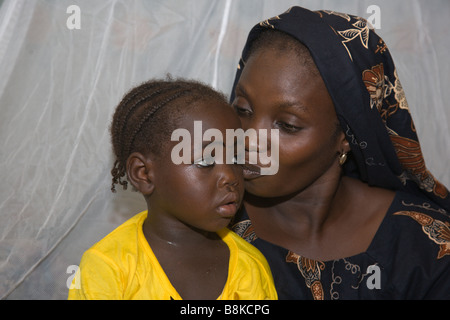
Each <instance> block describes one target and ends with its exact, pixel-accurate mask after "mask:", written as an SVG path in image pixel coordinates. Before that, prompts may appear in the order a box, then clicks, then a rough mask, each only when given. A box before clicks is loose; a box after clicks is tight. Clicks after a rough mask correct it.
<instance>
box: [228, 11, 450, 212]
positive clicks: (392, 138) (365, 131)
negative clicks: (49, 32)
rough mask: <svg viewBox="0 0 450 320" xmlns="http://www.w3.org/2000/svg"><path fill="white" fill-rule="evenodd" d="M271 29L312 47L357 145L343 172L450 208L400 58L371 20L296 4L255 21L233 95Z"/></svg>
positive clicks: (353, 144)
mask: <svg viewBox="0 0 450 320" xmlns="http://www.w3.org/2000/svg"><path fill="white" fill-rule="evenodd" d="M266 28H273V29H275V30H279V31H282V32H285V33H288V34H289V35H291V36H293V37H295V38H296V39H298V40H299V41H300V42H301V43H303V44H304V45H305V46H306V47H307V48H308V49H309V51H310V52H311V55H312V57H313V59H314V61H315V63H316V65H317V68H318V69H319V71H320V74H321V76H322V78H323V80H324V82H325V85H326V86H327V88H328V91H329V94H330V96H331V98H332V99H333V102H334V106H335V108H336V113H337V116H338V118H339V121H340V123H341V126H342V128H343V130H344V132H345V134H346V137H347V139H348V141H349V143H350V146H351V157H349V160H347V163H346V164H345V166H344V174H346V175H349V176H353V177H356V178H358V179H360V180H362V181H365V182H367V183H368V184H369V185H373V186H378V187H383V188H388V189H393V190H404V191H407V192H411V193H413V194H415V195H419V196H422V197H423V196H424V195H425V196H426V198H428V200H431V201H433V202H435V203H436V204H438V205H440V206H441V207H443V208H444V209H446V210H447V211H450V195H449V192H448V190H447V189H446V187H445V186H444V185H442V184H441V183H440V182H439V181H437V180H436V179H435V178H434V177H433V175H432V174H431V173H430V172H429V171H428V170H427V168H426V166H425V162H424V158H423V156H422V152H421V148H420V144H419V141H418V138H417V134H416V130H415V127H414V123H413V120H412V118H411V115H410V113H409V110H408V104H407V102H406V98H405V94H404V91H403V89H402V86H401V84H400V80H399V78H398V75H397V71H396V69H395V66H394V62H393V60H392V57H391V55H390V53H389V50H388V48H387V47H386V44H385V43H384V41H383V40H382V39H381V38H380V37H379V36H378V35H377V34H376V33H375V32H374V31H373V30H372V29H370V28H369V25H368V24H367V21H366V20H364V19H362V18H360V17H356V16H352V15H349V14H343V13H338V12H333V11H324V10H322V11H309V10H307V9H304V8H301V7H292V8H290V9H289V10H287V11H286V12H285V13H283V14H281V15H279V16H276V17H273V18H271V19H268V20H265V21H263V22H261V23H260V24H258V25H256V26H255V27H253V29H252V30H251V31H250V34H249V36H248V39H247V43H246V45H245V47H244V50H243V53H242V58H241V61H240V62H239V67H238V70H237V73H236V78H235V82H234V86H233V90H232V94H231V100H233V99H234V87H235V86H236V84H237V82H238V80H239V77H240V75H241V73H242V70H243V68H244V66H245V63H244V62H245V61H246V60H247V58H248V54H249V49H250V46H251V44H252V42H253V40H254V39H256V38H257V37H258V35H259V33H261V31H263V30H264V29H266Z"/></svg>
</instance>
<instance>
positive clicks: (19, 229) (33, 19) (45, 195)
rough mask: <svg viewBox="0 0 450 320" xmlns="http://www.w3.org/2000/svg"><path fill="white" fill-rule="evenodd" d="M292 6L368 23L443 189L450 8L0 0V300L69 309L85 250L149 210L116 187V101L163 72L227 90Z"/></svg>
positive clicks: (278, 0)
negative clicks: (259, 28) (254, 40)
mask: <svg viewBox="0 0 450 320" xmlns="http://www.w3.org/2000/svg"><path fill="white" fill-rule="evenodd" d="M72 5H76V6H77V7H71V6H72ZM292 5H300V6H303V7H306V8H308V9H312V10H316V9H329V10H334V11H339V12H347V13H352V14H355V15H359V16H362V17H365V18H366V19H369V21H370V22H372V24H373V25H374V26H375V27H376V28H377V29H378V30H377V33H379V34H380V35H381V36H382V37H383V38H384V40H385V41H386V43H387V44H388V46H389V48H390V51H391V54H392V55H393V57H394V61H395V62H396V66H397V70H398V73H399V76H400V79H401V80H402V84H403V87H404V89H405V92H406V96H407V99H408V102H409V106H410V110H411V113H412V115H413V119H414V121H415V124H416V127H417V129H418V134H419V138H420V141H421V144H422V149H423V153H424V155H425V160H426V163H427V165H428V168H429V169H430V170H431V172H433V174H434V175H435V176H436V178H437V179H439V180H441V181H442V182H443V183H444V184H445V185H447V186H449V185H450V171H449V169H448V163H449V161H450V128H449V126H450V125H449V124H450V108H449V106H448V101H450V90H448V86H449V84H450V64H449V63H448V52H449V51H450V41H449V40H450V36H449V28H448V18H449V16H450V2H449V1H447V0H434V1H425V0H420V1H419V0H414V1H412V0H401V1H391V0H385V1H384V0H369V1H359V0H358V1H356V0H340V1H332V0H328V1H327V0H323V1H318V0H309V1H306V0H305V1H301V0H296V1H294V0H245V1H244V0H217V1H211V0H96V1H91V0H4V1H1V0H0V74H1V77H0V112H1V116H0V164H1V167H0V181H1V184H0V299H66V298H67V293H68V287H67V283H68V282H69V281H70V279H71V277H72V276H73V273H74V270H75V269H76V266H77V265H78V263H79V261H80V258H81V255H82V254H83V252H84V251H85V250H87V249H88V248H89V247H90V246H92V245H93V244H94V243H95V242H97V241H98V240H100V239H101V238H103V237H104V236H105V235H106V234H107V233H109V232H110V231H112V230H113V229H114V228H115V227H117V226H118V225H119V224H121V223H122V222H124V221H125V220H126V219H128V218H130V217H131V216H133V215H134V214H136V213H138V212H139V211H141V210H143V209H145V202H144V200H143V198H142V197H141V196H140V195H139V194H137V193H134V192H131V191H121V190H120V188H118V189H119V191H118V193H117V194H112V193H111V191H110V184H111V177H110V170H111V167H112V164H113V157H112V151H111V145H110V138H109V131H108V129H109V124H110V121H111V116H112V113H113V111H114V108H115V106H116V105H117V103H118V102H119V101H120V99H121V98H122V96H123V94H124V93H125V92H126V91H127V90H129V89H130V88H131V87H132V86H134V85H136V84H138V83H140V82H142V81H145V80H147V79H150V78H154V77H158V78H160V77H164V76H165V75H166V74H167V73H171V74H172V75H173V76H174V77H177V76H182V77H187V78H195V79H199V80H202V81H204V82H207V83H209V84H212V85H213V86H214V87H215V88H217V89H219V90H221V91H223V92H224V93H226V94H229V93H230V89H231V86H232V82H233V79H234V73H235V69H236V66H237V63H238V59H239V57H240V54H241V50H242V48H243V45H244V43H245V40H246V37H247V34H248V32H249V31H250V29H251V27H252V26H253V25H255V24H256V23H258V22H259V21H261V20H263V19H266V18H269V17H272V16H275V15H277V14H279V13H281V12H284V11H285V10H286V9H288V8H289V7H290V6H292ZM373 5H375V6H376V7H374V6H373ZM74 8H75V9H74ZM77 8H79V11H78V13H79V18H80V19H79V20H76V19H75V18H76V16H74V14H75V15H76V14H77V10H76V9H77ZM68 9H69V10H68ZM368 9H369V10H368ZM378 9H379V10H378ZM68 11H69V12H68ZM368 11H369V12H368Z"/></svg>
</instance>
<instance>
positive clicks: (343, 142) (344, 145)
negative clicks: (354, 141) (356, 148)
mask: <svg viewBox="0 0 450 320" xmlns="http://www.w3.org/2000/svg"><path fill="white" fill-rule="evenodd" d="M339 142H340V153H341V154H342V153H348V152H350V151H351V148H350V143H348V141H347V137H346V135H345V133H344V131H341V132H340V133H339Z"/></svg>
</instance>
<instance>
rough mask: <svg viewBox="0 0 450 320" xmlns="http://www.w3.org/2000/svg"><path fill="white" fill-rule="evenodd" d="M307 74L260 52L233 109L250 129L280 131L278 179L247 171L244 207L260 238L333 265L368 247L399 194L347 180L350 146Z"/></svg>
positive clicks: (323, 92) (319, 83)
mask: <svg viewBox="0 0 450 320" xmlns="http://www.w3.org/2000/svg"><path fill="white" fill-rule="evenodd" d="M307 68H308V67H305V66H303V65H301V64H300V63H298V62H297V59H296V57H295V55H293V54H292V53H289V52H283V53H280V52H278V51H276V50H273V49H262V50H259V51H257V52H255V53H254V54H253V55H252V56H251V57H250V58H249V59H248V61H247V62H246V65H245V68H244V70H243V73H242V75H241V77H240V80H239V83H238V84H237V87H236V92H235V93H236V98H235V100H234V102H233V107H234V109H235V111H236V112H237V114H238V116H239V117H240V119H241V123H242V126H243V128H244V130H247V129H248V128H254V129H279V130H280V135H279V157H280V159H279V162H280V163H279V171H278V173H277V174H276V175H272V176H256V177H255V175H252V174H250V173H249V171H248V170H246V169H244V178H245V179H246V180H245V188H246V191H247V195H246V198H245V199H244V205H245V208H246V210H247V212H248V215H249V217H250V219H251V221H252V224H253V227H254V229H255V232H256V234H257V236H258V237H259V238H262V239H264V240H266V241H268V242H271V243H273V244H276V245H278V246H281V247H284V248H286V249H289V250H291V251H293V252H295V253H297V254H299V255H302V256H304V257H307V258H310V259H313V260H320V261H328V260H334V259H339V258H344V257H349V256H352V255H356V254H359V253H361V252H364V251H366V250H367V249H368V247H369V246H370V243H371V241H372V239H373V237H374V235H375V233H376V231H377V230H378V227H379V226H380V224H381V222H382V220H383V218H384V216H385V214H386V211H387V209H388V208H389V206H390V204H391V202H392V200H393V197H394V192H392V191H390V190H385V189H380V188H374V187H370V186H369V185H367V184H365V183H363V182H361V181H359V180H356V179H352V178H349V177H345V176H342V168H341V165H340V164H339V156H340V155H341V154H342V153H347V152H349V151H350V146H349V143H348V141H347V140H346V139H345V134H344V133H343V132H342V130H340V129H339V127H338V119H337V116H336V113H335V109H334V105H333V102H332V99H331V97H330V96H329V94H328V91H327V89H326V87H325V84H324V82H323V80H322V78H321V77H320V76H318V75H317V76H312V75H311V74H312V73H311V72H308V71H310V70H308V69H307ZM247 150H249V149H247ZM250 150H251V149H250Z"/></svg>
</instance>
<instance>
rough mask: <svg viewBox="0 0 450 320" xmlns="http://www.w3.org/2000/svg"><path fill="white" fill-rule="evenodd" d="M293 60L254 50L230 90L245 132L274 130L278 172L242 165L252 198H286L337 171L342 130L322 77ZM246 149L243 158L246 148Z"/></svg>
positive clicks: (286, 55)
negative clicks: (275, 132) (276, 140)
mask: <svg viewBox="0 0 450 320" xmlns="http://www.w3.org/2000/svg"><path fill="white" fill-rule="evenodd" d="M297 61H298V58H296V56H295V55H294V54H292V53H280V52H278V51H275V50H270V49H268V50H259V51H257V52H255V53H254V54H253V55H252V56H251V57H250V58H249V59H248V61H247V63H246V65H245V68H244V69H243V72H242V75H241V77H240V79H239V82H238V84H237V86H236V88H235V99H234V101H233V107H234V109H235V111H236V113H237V114H238V116H239V118H240V120H241V123H242V126H243V128H244V130H247V129H249V128H253V129H256V130H257V131H258V130H259V129H267V130H269V129H279V170H278V173H277V174H275V175H258V174H255V171H258V170H254V169H255V168H251V166H249V169H247V170H246V169H244V178H245V188H246V190H247V191H248V192H249V193H251V194H253V195H256V196H260V197H281V196H289V195H292V194H295V193H298V192H300V191H302V190H304V189H305V188H307V187H309V186H311V185H314V184H319V183H321V181H325V179H327V178H326V177H327V176H333V175H334V176H336V174H335V173H336V172H339V170H340V169H339V164H338V156H339V154H340V153H342V151H343V150H342V144H341V143H340V142H341V140H342V139H343V138H342V137H343V136H344V134H343V133H342V131H341V130H340V129H339V127H338V119H337V116H336V113H335V109H334V105H333V102H332V100H331V98H330V96H329V94H328V91H327V89H326V87H325V84H324V82H323V80H322V78H321V77H320V76H317V75H312V73H311V72H309V70H308V69H307V68H308V67H305V66H302V65H300V63H299V62H297ZM268 136H269V137H270V135H268ZM268 145H269V147H268V148H270V146H271V143H270V141H269V142H268ZM246 150H247V156H248V150H249V148H248V146H247V149H246ZM250 150H251V149H250ZM270 151H271V150H270ZM270 151H269V152H270ZM258 166H260V167H261V166H262V165H260V164H259V165H258ZM330 172H333V174H331V175H330Z"/></svg>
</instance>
